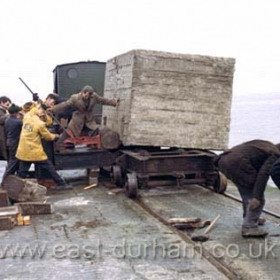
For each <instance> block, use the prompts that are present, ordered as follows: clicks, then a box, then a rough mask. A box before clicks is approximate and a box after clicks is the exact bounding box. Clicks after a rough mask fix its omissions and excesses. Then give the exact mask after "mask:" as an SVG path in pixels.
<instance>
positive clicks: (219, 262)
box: [133, 188, 280, 280]
mask: <svg viewBox="0 0 280 280" xmlns="http://www.w3.org/2000/svg"><path fill="white" fill-rule="evenodd" d="M206 189H208V190H210V191H213V192H214V190H213V189H210V188H206ZM220 195H222V196H224V197H226V198H227V199H229V200H231V201H236V202H238V203H240V204H242V201H241V199H239V198H238V197H237V196H235V195H232V194H229V193H223V194H220ZM133 201H134V202H135V203H136V204H138V205H139V206H140V207H141V208H142V209H143V210H145V211H146V212H148V213H149V214H150V215H151V216H153V217H154V218H156V219H157V220H158V221H160V222H161V223H162V224H164V225H165V226H167V227H168V228H169V229H170V230H172V231H173V232H174V233H175V234H176V235H178V236H179V237H180V238H181V239H182V240H183V241H184V242H186V243H188V244H191V245H193V248H194V249H195V250H197V251H199V252H198V253H200V254H202V256H203V257H204V258H205V259H206V260H207V261H209V262H210V263H211V264H212V265H213V266H215V267H216V269H217V270H218V271H220V272H221V273H222V274H224V275H225V276H226V277H227V278H228V279H234V280H235V279H247V277H243V276H241V275H240V274H238V273H237V272H236V269H235V268H233V267H232V266H230V265H228V264H227V263H226V262H225V261H224V260H223V259H221V258H217V257H216V256H215V255H213V254H212V253H211V252H210V251H209V250H208V249H207V248H206V247H204V246H203V244H201V247H199V248H198V247H197V246H195V245H196V244H197V243H196V242H195V241H193V240H192V239H191V234H192V232H193V230H180V229H177V228H175V227H174V226H172V225H171V224H170V223H169V222H168V219H166V218H165V217H163V216H162V215H161V214H159V213H158V211H155V210H154V209H152V208H151V207H150V206H149V205H148V204H147V203H145V199H143V197H142V196H141V195H139V196H138V197H137V198H136V199H134V200H133ZM263 212H264V213H266V214H267V215H269V216H271V217H274V218H280V214H278V213H275V212H273V211H270V210H267V209H264V210H263ZM271 236H279V235H271Z"/></svg>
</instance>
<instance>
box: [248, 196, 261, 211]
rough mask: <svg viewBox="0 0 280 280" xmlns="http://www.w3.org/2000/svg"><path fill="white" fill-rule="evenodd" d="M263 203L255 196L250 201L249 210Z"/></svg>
mask: <svg viewBox="0 0 280 280" xmlns="http://www.w3.org/2000/svg"><path fill="white" fill-rule="evenodd" d="M260 205H261V202H260V201H259V200H258V199H257V198H253V199H251V200H250V202H249V210H254V209H256V208H258V207H259V206H260Z"/></svg>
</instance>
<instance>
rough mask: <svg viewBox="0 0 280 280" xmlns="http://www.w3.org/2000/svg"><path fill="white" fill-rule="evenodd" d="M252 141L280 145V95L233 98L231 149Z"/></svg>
mask: <svg viewBox="0 0 280 280" xmlns="http://www.w3.org/2000/svg"><path fill="white" fill-rule="evenodd" d="M252 139H263V140H269V141H271V142H273V143H280V93H270V94H255V95H240V96H234V97H233V99H232V107H231V125H230V136H229V147H232V146H234V145H237V144H240V143H242V142H245V141H248V140H252Z"/></svg>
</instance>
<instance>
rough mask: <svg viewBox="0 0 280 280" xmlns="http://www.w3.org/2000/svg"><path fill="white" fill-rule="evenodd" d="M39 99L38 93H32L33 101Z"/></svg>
mask: <svg viewBox="0 0 280 280" xmlns="http://www.w3.org/2000/svg"><path fill="white" fill-rule="evenodd" d="M38 100H39V94H38V93H33V101H34V102H36V101H38Z"/></svg>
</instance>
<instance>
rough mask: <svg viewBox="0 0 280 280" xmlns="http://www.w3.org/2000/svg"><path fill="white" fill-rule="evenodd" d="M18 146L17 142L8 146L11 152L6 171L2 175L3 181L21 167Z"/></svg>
mask: <svg viewBox="0 0 280 280" xmlns="http://www.w3.org/2000/svg"><path fill="white" fill-rule="evenodd" d="M17 146H18V145H17V142H16V143H13V144H12V145H9V146H7V148H8V153H9V161H8V165H7V167H6V170H5V173H4V174H3V177H2V183H3V182H4V180H5V179H6V178H7V177H8V176H9V175H13V174H15V172H16V171H18V169H19V160H18V159H17V158H16V152H17Z"/></svg>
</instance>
